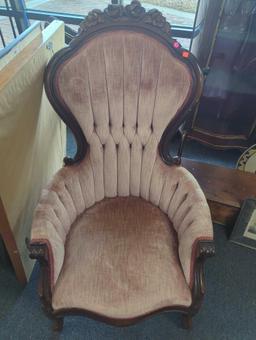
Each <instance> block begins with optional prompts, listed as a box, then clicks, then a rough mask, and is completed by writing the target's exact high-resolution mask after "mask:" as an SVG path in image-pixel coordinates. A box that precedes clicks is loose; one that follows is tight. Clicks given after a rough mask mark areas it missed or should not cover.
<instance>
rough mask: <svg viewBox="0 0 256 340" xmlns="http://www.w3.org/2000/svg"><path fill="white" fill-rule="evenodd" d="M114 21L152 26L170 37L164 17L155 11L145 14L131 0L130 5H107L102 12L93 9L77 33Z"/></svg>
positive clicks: (169, 28) (139, 5)
mask: <svg viewBox="0 0 256 340" xmlns="http://www.w3.org/2000/svg"><path fill="white" fill-rule="evenodd" d="M115 20H118V21H123V22H124V23H125V22H128V21H131V20H133V21H136V22H141V23H144V24H148V25H152V26H155V27H157V28H159V29H160V30H162V31H163V32H164V33H166V34H170V35H171V25H170V24H169V23H168V22H167V21H166V19H165V17H164V16H163V15H162V13H161V12H160V11H158V10H157V9H152V10H149V11H148V12H146V10H145V8H144V7H142V6H141V3H140V2H139V1H138V0H133V1H132V2H131V4H130V5H126V6H123V5H109V6H108V7H107V8H106V9H105V10H104V11H101V10H99V9H94V10H92V11H91V12H89V14H88V15H87V17H86V18H85V20H84V21H83V22H82V23H81V24H80V30H79V33H81V32H85V31H87V30H88V29H89V28H91V27H92V26H96V25H99V24H107V23H108V22H113V21H115Z"/></svg>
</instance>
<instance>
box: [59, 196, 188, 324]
mask: <svg viewBox="0 0 256 340" xmlns="http://www.w3.org/2000/svg"><path fill="white" fill-rule="evenodd" d="M190 304H191V293H190V290H189V287H188V285H187V284H186V282H185V278H184V275H183V273H182V270H181V268H180V263H179V257H178V246H177V236H176V232H175V231H174V229H173V227H172V225H171V224H170V222H169V219H168V217H167V216H166V215H165V214H163V213H162V212H161V210H160V209H159V208H157V207H154V206H153V205H152V204H151V203H148V202H146V201H144V200H143V199H140V198H135V197H129V198H115V199H104V200H103V201H101V202H100V203H97V204H96V205H94V206H93V207H92V208H89V209H88V210H87V211H86V212H85V213H84V214H82V215H81V216H80V217H79V218H78V219H77V220H76V222H75V223H74V224H73V226H72V228H71V230H70V233H69V235H68V238H67V241H66V245H65V259H64V266H63V268H62V271H61V273H60V276H59V278H58V281H57V284H56V286H55V289H54V292H53V308H54V310H58V309H62V308H82V309H86V310H89V311H93V312H96V313H99V314H101V315H106V316H109V317H113V318H121V319H122V318H129V317H136V316H139V315H143V314H146V313H148V312H150V311H153V310H157V309H159V308H162V307H165V306H173V305H184V306H189V305H190Z"/></svg>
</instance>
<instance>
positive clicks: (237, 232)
mask: <svg viewBox="0 0 256 340" xmlns="http://www.w3.org/2000/svg"><path fill="white" fill-rule="evenodd" d="M230 241H231V242H233V243H236V244H238V245H241V246H245V247H248V248H251V249H254V250H256V199H255V198H248V199H246V200H245V201H244V202H243V205H242V207H241V211H240V213H239V216H238V219H237V221H236V223H235V226H234V229H233V232H232V234H231V236H230Z"/></svg>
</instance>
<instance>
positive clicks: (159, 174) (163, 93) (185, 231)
mask: <svg viewBox="0 0 256 340" xmlns="http://www.w3.org/2000/svg"><path fill="white" fill-rule="evenodd" d="M56 82H57V85H58V91H59V96H60V98H61V99H62V100H63V102H65V105H66V106H68V107H69V109H70V110H71V111H72V113H73V114H74V116H75V117H76V119H77V121H78V122H79V124H80V126H81V128H82V130H83V132H84V134H85V137H86V139H87V141H88V143H89V145H90V148H89V151H88V153H87V155H86V157H85V159H84V160H83V161H82V162H81V163H80V164H77V165H73V166H70V167H65V168H63V169H61V170H60V171H59V172H58V173H57V174H56V176H55V177H54V178H53V180H52V182H51V183H50V184H49V186H48V188H46V189H45V190H44V192H43V194H42V198H41V200H40V202H39V204H38V206H37V209H36V211H35V217H34V222H33V225H32V243H33V242H34V243H37V242H41V243H42V242H47V244H48V245H49V247H50V250H51V251H50V253H51V254H52V255H51V256H52V259H51V263H50V265H51V275H52V276H51V283H52V292H53V308H54V309H60V308H68V307H69V308H71V307H77V308H78V307H79V308H84V309H90V310H97V311H98V313H101V314H108V315H109V316H114V317H120V318H122V317H128V316H132V315H133V316H135V315H139V314H140V313H141V314H145V313H147V312H149V311H150V309H151V310H152V309H157V308H161V307H163V306H166V305H173V304H174V305H175V304H177V305H185V306H188V305H190V303H191V294H190V292H189V288H192V284H193V279H194V260H195V258H194V253H193V249H194V247H195V244H196V242H197V241H198V240H199V239H205V240H208V239H212V237H213V232H212V223H211V218H210V212H209V208H208V205H207V202H206V199H205V197H204V195H203V193H202V191H201V189H200V187H199V185H198V183H197V182H196V180H195V179H194V178H193V176H192V175H191V174H190V173H189V172H188V171H187V170H186V169H184V168H182V167H177V166H172V167H169V166H167V165H166V164H164V163H163V161H162V160H161V159H160V157H159V154H158V143H159V141H160V138H161V136H162V133H163V131H164V129H165V128H166V126H167V125H168V123H169V122H170V121H171V120H172V119H173V118H174V117H175V115H176V113H177V112H178V111H179V110H180V109H181V108H182V107H183V105H184V104H185V103H186V101H187V100H188V98H189V95H190V89H191V84H192V77H191V74H190V71H189V69H188V67H187V66H186V64H184V63H182V62H181V61H179V60H177V59H176V58H175V57H174V56H172V54H171V53H170V52H169V50H168V49H167V48H166V47H165V46H164V45H162V44H161V43H160V42H158V41H157V40H155V39H153V38H151V37H149V36H146V35H144V34H142V33H136V32H129V31H114V32H108V33H104V34H99V35H98V36H97V37H95V38H93V39H92V40H90V41H89V43H87V44H85V45H84V46H82V47H81V48H80V49H79V50H78V51H77V52H76V54H75V55H74V56H73V57H71V58H70V59H68V60H67V61H66V62H65V63H63V65H62V66H61V67H60V69H59V71H58V73H57V76H56ZM121 197H127V199H124V198H122V199H121ZM135 197H136V198H135ZM109 198H116V199H113V200H109ZM145 201H147V202H148V203H146V202H145ZM97 202H99V203H97ZM135 202H136V204H135ZM108 207H109V209H110V211H108ZM132 212H134V213H133V214H132ZM151 215H152V221H154V222H155V223H151V222H150V221H151V220H149V219H148V216H151ZM142 217H143V218H142ZM167 217H168V219H169V220H168V219H167ZM105 219H106V221H105ZM107 221H108V223H107ZM127 221H129V222H130V225H131V230H132V231H133V232H131V230H130V229H129V228H128V227H129V224H128V222H127ZM105 222H106V223H105ZM146 222H149V223H148V224H147V223H146ZM92 225H93V226H94V228H93V229H92ZM147 231H148V232H147ZM134 235H137V236H138V237H136V240H135V238H134ZM110 237H113V246H114V245H115V246H116V247H117V249H118V252H117V258H116V261H114V258H113V256H114V253H113V249H111V246H110ZM105 241H106V242H105ZM133 241H134V242H135V244H136V247H135V246H133ZM168 242H169V244H168ZM83 244H84V245H86V249H82V246H83ZM156 244H157V246H155V245H156ZM76 245H77V247H78V248H76ZM105 247H106V248H105ZM144 247H145V250H146V254H147V256H144V258H142V257H141V256H139V255H141V254H142V249H144ZM176 248H177V249H176ZM78 249H81V251H79V250H78ZM136 251H138V252H136ZM90 252H91V258H90ZM128 253H130V254H128ZM105 255H106V257H105ZM128 258H131V259H132V260H131V261H132V264H133V265H132V266H131V267H130V264H129V263H128ZM150 259H151V260H150ZM142 260H143V261H142ZM108 261H110V262H108ZM149 261H151V263H152V266H153V267H154V268H155V270H154V271H151V272H150V268H149ZM85 262H86V264H84V263H85ZM122 262H123V266H122ZM114 265H116V272H115V269H114ZM112 266H113V268H112ZM121 267H122V268H121ZM157 268H158V269H157ZM84 270H85V271H84ZM83 271H84V272H83ZM181 271H182V272H181ZM111 273H112V274H113V275H116V276H113V278H110V276H111ZM160 273H161V275H158V274H160ZM105 275H108V283H109V285H108V286H107V287H106V292H102V293H100V294H99V291H101V290H102V289H103V288H104V285H105V280H106V278H105ZM114 281H115V282H114ZM126 281H127V283H125V282H126ZM178 282H179V283H178ZM168 283H169V285H168ZM88 287H90V288H88ZM188 287H189V288H188ZM87 289H88V290H87ZM136 289H137V291H136ZM143 289H145V290H143ZM114 290H115V291H114ZM156 291H158V293H157V294H156ZM68 292H69V293H68ZM121 295H122V297H121ZM118 302H121V305H122V306H119V307H120V308H119V311H118V308H117V306H118Z"/></svg>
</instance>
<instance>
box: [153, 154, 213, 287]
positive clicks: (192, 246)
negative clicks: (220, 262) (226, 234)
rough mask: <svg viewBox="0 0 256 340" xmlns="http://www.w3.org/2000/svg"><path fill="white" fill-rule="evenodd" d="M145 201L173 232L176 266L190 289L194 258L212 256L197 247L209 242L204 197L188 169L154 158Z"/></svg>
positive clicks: (209, 216) (209, 228)
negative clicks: (162, 214) (162, 215)
mask: <svg viewBox="0 0 256 340" xmlns="http://www.w3.org/2000/svg"><path fill="white" fill-rule="evenodd" d="M149 199H150V201H151V202H152V203H153V204H155V205H157V206H159V208H160V209H161V210H162V211H164V212H165V213H166V214H167V215H168V217H169V219H170V221H171V222H172V224H173V227H174V229H175V230H176V232H177V237H178V253H179V258H180V263H181V266H182V269H183V272H184V276H185V279H186V281H187V283H188V285H189V286H190V288H192V286H193V282H194V272H195V259H196V258H197V257H199V255H200V254H201V255H200V256H203V255H204V253H205V254H206V255H207V254H208V253H209V252H210V253H212V252H211V251H210V249H208V248H207V247H205V248H204V247H203V248H202V247H201V245H202V244H205V245H206V243H202V242H211V241H213V226H212V221H211V214H210V209H209V207H208V204H207V201H206V198H205V195H204V194H203V192H202V190H201V188H200V186H199V184H198V183H197V181H196V179H195V178H194V176H193V175H192V174H191V173H190V172H189V171H188V170H186V169H185V168H183V167H182V166H176V165H173V166H168V165H166V164H164V163H163V162H162V160H161V159H157V161H156V165H155V167H154V171H153V176H152V181H151V188H150V193H149ZM199 242H200V243H199ZM207 251H208V253H207Z"/></svg>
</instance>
